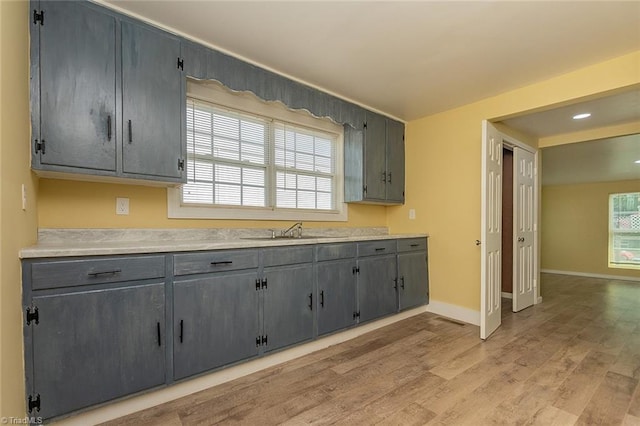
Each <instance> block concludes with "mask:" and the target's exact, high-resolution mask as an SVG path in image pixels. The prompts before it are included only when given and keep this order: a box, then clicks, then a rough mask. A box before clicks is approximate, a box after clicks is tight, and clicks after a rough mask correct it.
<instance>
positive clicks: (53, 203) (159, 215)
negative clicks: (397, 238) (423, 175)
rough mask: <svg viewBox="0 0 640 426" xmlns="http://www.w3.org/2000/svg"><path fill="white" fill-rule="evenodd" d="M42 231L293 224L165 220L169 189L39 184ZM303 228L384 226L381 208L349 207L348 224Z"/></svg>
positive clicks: (57, 182) (312, 224) (279, 224)
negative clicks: (121, 209)
mask: <svg viewBox="0 0 640 426" xmlns="http://www.w3.org/2000/svg"><path fill="white" fill-rule="evenodd" d="M116 197H126V198H129V215H128V216H118V215H116V214H115V209H116ZM38 213H39V217H38V225H39V226H40V227H41V228H272V227H284V226H288V225H290V224H291V221H286V222H275V221H248V220H194V219H168V218H167V190H166V189H165V188H154V187H148V186H135V185H119V184H106V183H94V182H78V181H71V180H55V179H41V180H40V191H39V193H38ZM304 226H305V228H317V227H332V228H333V227H341V226H352V227H353V226H387V222H386V212H385V207H383V206H367V205H355V204H351V205H349V221H348V222H305V224H304Z"/></svg>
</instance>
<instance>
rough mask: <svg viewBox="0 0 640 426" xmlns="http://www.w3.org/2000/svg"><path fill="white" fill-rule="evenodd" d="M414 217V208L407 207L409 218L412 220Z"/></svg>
mask: <svg viewBox="0 0 640 426" xmlns="http://www.w3.org/2000/svg"><path fill="white" fill-rule="evenodd" d="M415 218H416V209H409V219H411V220H414V219H415Z"/></svg>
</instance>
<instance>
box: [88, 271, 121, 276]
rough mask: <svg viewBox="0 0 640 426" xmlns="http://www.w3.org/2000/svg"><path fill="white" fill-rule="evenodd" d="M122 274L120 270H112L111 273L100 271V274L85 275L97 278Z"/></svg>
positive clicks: (90, 273)
mask: <svg viewBox="0 0 640 426" xmlns="http://www.w3.org/2000/svg"><path fill="white" fill-rule="evenodd" d="M120 272H122V269H114V270H113V271H101V272H89V273H88V274H87V275H89V276H90V277H94V278H96V277H99V276H100V275H115V274H119V273H120Z"/></svg>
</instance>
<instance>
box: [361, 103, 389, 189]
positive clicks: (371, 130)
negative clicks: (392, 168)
mask: <svg viewBox="0 0 640 426" xmlns="http://www.w3.org/2000/svg"><path fill="white" fill-rule="evenodd" d="M385 122H386V120H385V118H384V117H382V116H380V115H377V114H373V113H369V112H368V113H367V128H366V129H365V131H364V184H365V186H366V187H367V191H366V194H365V196H364V198H365V199H373V200H384V199H385V195H386V179H387V174H386V152H385V151H386V141H385V139H386V123H385Z"/></svg>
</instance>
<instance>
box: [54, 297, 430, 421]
mask: <svg viewBox="0 0 640 426" xmlns="http://www.w3.org/2000/svg"><path fill="white" fill-rule="evenodd" d="M424 312H427V306H420V307H418V308H415V309H410V310H407V311H404V312H401V313H399V314H396V315H393V316H390V317H386V318H383V319H381V320H378V321H374V322H371V323H368V324H364V325H361V326H359V327H356V328H352V329H349V330H346V331H343V332H340V333H336V334H332V335H330V336H326V337H322V338H319V339H317V340H314V341H312V342H309V343H305V344H302V345H300V346H296V347H293V348H290V349H286V350H284V351H282V352H278V353H275V354H272V355H268V356H265V357H262V358H257V359H254V360H252V361H247V362H244V363H242V364H238V365H235V366H233V367H229V368H225V369H223V370H219V371H216V372H214V373H211V374H207V375H206V376H201V377H197V378H194V379H191V380H188V381H185V382H182V383H177V384H174V385H171V386H168V387H165V388H162V389H158V390H156V391H151V392H149V393H144V394H141V395H137V396H133V397H130V398H127V399H123V400H121V401H115V402H112V403H108V404H106V405H104V406H101V407H97V408H94V409H90V410H88V411H85V412H81V413H78V414H75V415H73V416H71V417H68V418H65V419H61V420H59V421H57V422H55V424H56V426H76V425H77V426H84V425H89V424H92V425H93V424H98V423H103V422H106V421H109V420H113V419H117V418H118V417H122V416H126V415H128V414H132V413H135V412H137V411H141V410H145V409H147V408H151V407H155V406H156V405H159V404H163V403H166V402H169V401H173V400H175V399H178V398H182V397H184V396H187V395H191V394H193V393H196V392H199V391H201V390H204V389H208V388H211V387H213V386H216V385H219V384H222V383H225V382H229V381H231V380H235V379H237V378H240V377H243V376H247V375H249V374H252V373H255V372H256V371H260V370H264V369H266V368H269V367H272V366H274V365H278V364H281V363H283V362H286V361H290V360H292V359H295V358H299V357H301V356H304V355H308V354H310V353H312V352H316V351H319V350H321V349H325V348H328V347H329V346H333V345H336V344H338V343H342V342H345V341H347V340H350V339H353V338H355V337H358V336H360V335H362V334H365V333H368V332H370V331H373V330H376V329H378V328H381V327H384V326H387V325H389V324H393V323H395V322H398V321H401V320H403V319H406V318H410V317H412V316H414V315H418V314H421V313H424Z"/></svg>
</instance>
